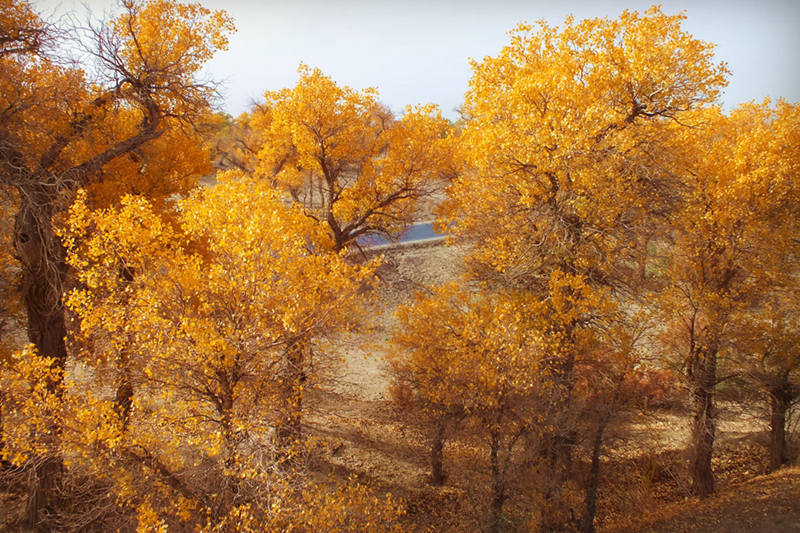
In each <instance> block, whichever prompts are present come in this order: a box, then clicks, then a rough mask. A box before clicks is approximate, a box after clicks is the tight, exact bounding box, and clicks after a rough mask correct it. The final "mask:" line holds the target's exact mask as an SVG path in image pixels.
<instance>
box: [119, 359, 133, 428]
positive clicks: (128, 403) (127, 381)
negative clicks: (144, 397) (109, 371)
mask: <svg viewBox="0 0 800 533" xmlns="http://www.w3.org/2000/svg"><path fill="white" fill-rule="evenodd" d="M126 364H127V362H126ZM132 407H133V383H131V378H130V376H129V372H128V369H127V368H121V369H120V375H119V378H118V380H117V394H116V397H115V398H114V409H115V410H116V411H117V416H119V420H120V426H121V428H122V431H123V432H124V431H127V429H128V424H129V423H130V418H131V408H132Z"/></svg>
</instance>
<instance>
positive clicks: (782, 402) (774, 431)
mask: <svg viewBox="0 0 800 533" xmlns="http://www.w3.org/2000/svg"><path fill="white" fill-rule="evenodd" d="M791 401H792V398H791V394H786V392H785V391H783V390H775V391H772V392H771V394H770V396H769V403H770V419H769V420H770V426H769V469H770V471H773V470H777V469H778V468H780V467H781V466H783V465H784V464H786V463H787V461H788V456H787V454H786V412H787V411H788V410H789V407H790V406H791Z"/></svg>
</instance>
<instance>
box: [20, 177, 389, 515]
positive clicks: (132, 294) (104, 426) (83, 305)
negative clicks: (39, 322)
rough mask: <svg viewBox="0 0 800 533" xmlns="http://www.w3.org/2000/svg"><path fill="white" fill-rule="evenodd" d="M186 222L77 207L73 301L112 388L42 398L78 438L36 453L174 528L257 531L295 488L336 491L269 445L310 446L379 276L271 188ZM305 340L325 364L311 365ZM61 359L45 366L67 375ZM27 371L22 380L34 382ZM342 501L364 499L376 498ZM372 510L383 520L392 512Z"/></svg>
mask: <svg viewBox="0 0 800 533" xmlns="http://www.w3.org/2000/svg"><path fill="white" fill-rule="evenodd" d="M173 217H174V219H175V220H174V223H173V222H172V221H171V218H173ZM173 217H166V216H163V215H159V214H158V211H156V210H155V209H153V207H152V206H151V205H150V204H149V203H148V202H147V201H146V200H144V199H143V198H141V197H126V198H124V199H123V200H122V205H121V206H120V207H118V208H117V207H111V208H106V209H102V210H94V211H93V210H90V209H89V208H88V206H87V203H86V196H85V195H84V194H81V195H79V198H78V201H77V202H76V203H75V205H73V207H72V208H71V209H70V219H69V227H68V228H67V231H66V233H64V235H63V239H64V242H65V244H66V245H67V247H68V251H69V255H68V262H69V264H70V266H71V267H73V269H74V271H75V272H76V275H77V277H78V282H79V283H80V288H78V289H75V290H73V291H71V292H70V293H69V298H68V302H67V304H68V306H69V308H70V309H71V310H72V311H73V312H74V313H75V315H76V317H77V318H78V320H79V322H80V328H81V331H82V337H83V339H81V340H82V341H83V343H82V344H83V346H84V351H82V352H80V353H78V354H76V355H78V357H79V358H80V360H81V361H82V363H83V364H84V365H86V366H87V367H89V368H91V369H92V370H93V372H92V373H91V375H93V376H94V378H93V379H94V380H96V383H95V382H94V381H91V382H89V383H82V384H81V386H78V387H72V388H66V389H65V390H63V391H62V393H61V396H64V398H63V399H60V400H59V399H58V398H59V395H57V394H54V393H51V392H49V391H48V390H47V388H46V387H45V388H43V389H40V390H41V391H42V392H41V394H44V395H45V397H46V398H49V401H48V402H42V409H44V407H45V406H49V405H51V403H50V402H55V403H56V405H55V406H54V407H53V408H52V410H53V411H54V412H56V413H61V416H55V417H54V418H55V419H54V421H53V423H55V424H58V425H60V427H61V434H62V435H63V438H62V439H60V441H59V440H56V441H53V440H52V438H50V440H48V437H47V436H46V435H45V436H44V437H43V442H36V441H34V442H33V443H31V444H32V445H33V446H36V445H38V444H41V445H42V446H43V448H44V449H46V450H47V451H48V452H49V453H56V454H64V455H65V456H67V457H78V458H80V459H78V461H79V463H80V464H81V466H83V467H84V468H87V469H88V470H89V471H90V472H91V473H92V474H93V475H94V476H97V477H99V478H100V479H102V480H104V482H106V483H108V484H110V485H111V490H112V492H113V494H114V496H115V497H116V498H118V499H119V500H120V501H121V502H122V503H121V505H123V506H124V507H128V508H130V509H145V508H147V509H151V510H152V511H153V512H154V513H155V515H156V516H158V518H159V519H160V520H164V521H165V523H168V524H169V523H184V524H187V525H188V526H189V527H194V528H199V527H203V526H208V527H221V526H220V525H221V524H225V523H226V522H227V521H233V522H232V524H234V523H235V520H237V519H241V520H242V521H244V522H245V523H251V525H252V527H253V528H254V530H256V529H257V528H258V527H259V524H263V523H267V524H268V523H270V522H269V520H270V518H269V515H270V514H271V513H278V514H280V509H281V506H283V505H286V506H287V511H286V512H290V511H289V509H296V508H295V507H291V506H294V505H298V506H299V505H301V502H302V499H301V501H300V502H298V501H294V498H296V494H295V495H293V491H299V493H301V494H304V496H303V497H308V498H311V499H312V500H314V499H316V498H320V497H321V496H320V495H319V491H323V493H326V491H327V489H324V488H323V487H317V488H314V485H313V484H309V482H308V480H306V479H305V477H304V476H305V474H304V473H303V470H302V468H301V464H300V461H299V460H298V461H292V462H291V465H288V464H287V463H286V462H287V457H286V454H285V453H283V451H284V450H283V449H282V448H280V449H279V450H277V451H276V450H275V448H274V446H273V445H272V444H270V442H269V438H270V437H269V436H270V434H272V433H275V434H276V436H277V437H278V438H281V435H282V433H283V434H288V435H290V436H291V437H292V439H296V438H297V434H296V433H289V432H290V431H297V430H298V429H299V427H298V425H299V422H300V409H301V398H302V397H303V395H304V394H306V390H310V389H313V388H315V387H316V386H317V384H318V383H319V380H320V379H321V377H322V375H323V374H322V373H323V370H324V369H325V368H326V366H329V365H330V364H331V360H332V359H335V354H330V353H329V350H330V346H329V344H328V343H327V342H326V341H325V337H326V335H330V334H333V333H336V332H339V331H343V330H346V329H347V328H348V327H350V326H351V325H353V324H354V322H355V320H357V318H358V317H359V316H360V314H361V312H360V307H361V302H362V300H363V299H364V296H365V292H367V288H368V287H369V284H370V280H371V277H372V275H373V266H359V265H352V264H349V263H347V262H346V261H345V259H344V258H343V257H342V256H340V255H338V254H334V253H329V252H324V250H328V249H329V248H330V243H329V242H328V235H327V233H326V231H325V228H324V227H323V226H322V225H321V224H319V223H317V222H316V221H314V220H313V219H310V218H308V217H306V216H305V215H304V214H303V213H302V210H301V209H300V208H299V207H296V206H286V205H285V203H284V202H282V200H281V199H280V198H279V196H278V194H277V193H276V191H274V190H272V189H271V188H270V186H269V184H267V183H266V182H264V181H263V180H261V181H252V180H247V179H237V178H236V177H234V176H231V175H227V176H225V175H223V176H219V183H218V184H217V185H216V186H215V187H213V188H209V189H199V190H196V191H195V192H194V193H193V194H192V195H191V196H190V197H189V198H187V199H185V200H181V201H179V202H178V204H177V205H176V210H175V213H174V215H173ZM298 342H302V343H304V344H303V346H301V348H303V350H301V351H300V353H301V354H302V355H303V356H306V357H310V356H312V355H313V357H314V359H313V360H312V359H310V358H305V359H297V358H296V354H297V353H298V350H297V343H298ZM312 346H313V348H314V349H313V350H309V349H308V348H310V347H312ZM23 359H24V357H23ZM28 360H30V358H28ZM48 361H50V362H51V364H50V365H49V366H48V365H44V366H41V365H43V363H42V364H41V365H40V367H35V368H38V369H39V372H40V373H47V372H62V371H61V370H60V369H58V367H57V365H53V364H52V358H51V359H48ZM26 364H29V363H26ZM26 368H30V367H28V366H21V367H20V371H19V372H18V373H17V375H18V376H19V377H17V378H15V379H16V382H25V381H31V379H29V378H26V376H28V375H29V374H30V372H28V373H27V374H26V370H25V369H26ZM301 376H302V378H301ZM75 379H79V378H76V377H75V376H71V377H70V380H75ZM33 381H36V380H35V379H34V380H33ZM59 381H60V380H59ZM112 382H117V383H119V382H124V383H125V384H126V389H127V390H128V397H127V398H126V399H125V402H122V403H121V402H120V398H119V395H117V396H116V397H113V396H111V395H109V394H107V393H106V394H105V395H104V394H103V392H102V390H103V388H102V386H101V384H102V383H112ZM13 389H14V390H15V391H19V390H24V388H23V389H20V388H19V387H13ZM120 389H121V387H117V390H120ZM48 394H49V395H48ZM15 397H16V398H19V397H22V398H23V401H22V402H21V403H20V402H19V401H18V405H22V406H26V407H25V408H26V409H27V411H28V412H29V415H30V416H29V419H30V421H29V422H27V424H28V426H25V424H23V425H22V426H23V427H30V425H31V424H35V423H36V421H37V420H46V419H47V417H48V413H47V412H46V411H41V410H40V411H37V410H36V409H37V407H36V404H35V403H33V402H30V401H27V400H25V395H24V394H22V393H20V392H16V393H15ZM15 411H16V413H19V412H20V411H22V409H20V408H17V409H14V410H10V412H12V413H14V412H15ZM15 420H16V417H15ZM44 433H45V434H46V433H47V432H44ZM39 434H42V432H39ZM50 435H51V436H52V433H50ZM13 436H14V437H15V439H14V446H13V447H12V448H11V450H10V453H12V454H17V456H19V457H24V456H25V455H28V456H29V455H30V447H29V444H28V440H27V439H26V438H25V434H24V433H22V434H20V433H19V432H15V434H14V435H13ZM279 446H280V443H279ZM301 451H302V450H300V449H299V448H295V449H294V450H293V452H294V453H299V452H301ZM278 452H280V453H278ZM40 453H41V451H40ZM341 490H342V491H344V493H345V494H347V493H348V491H351V492H352V494H353V497H354V498H355V501H356V502H358V501H359V500H358V498H357V497H356V495H357V494H358V491H359V490H363V488H362V489H358V488H357V487H351V488H348V487H347V485H344V486H343V487H342V489H341ZM309 491H310V492H309ZM315 491H316V492H315ZM327 493H330V491H327ZM330 497H332V498H334V499H335V498H336V497H335V496H334V495H333V494H332V493H330ZM342 498H343V499H344V500H345V501H346V498H345V496H344V495H343V496H342ZM292 502H294V503H292ZM311 503H313V501H309V504H311ZM325 505H328V504H327V503H325V501H324V500H323V501H322V502H321V503H319V506H322V507H323V508H324V507H325ZM330 505H334V504H333V503H331V504H330ZM336 505H339V504H338V503H337V504H336ZM358 505H360V506H362V507H363V508H364V512H367V513H371V512H373V511H371V510H370V509H373V510H376V509H377V510H380V509H382V507H381V506H382V505H383V504H376V505H374V506H373V507H370V505H372V504H370V503H369V500H367V499H365V500H364V502H362V503H360V504H358ZM393 506H394V504H392V503H391V502H389V507H388V508H386V509H388V510H391V509H392V508H393ZM312 509H313V507H312ZM388 510H387V512H388ZM320 512H322V511H320ZM325 512H330V511H325ZM375 512H378V511H375ZM380 512H383V511H380ZM206 514H207V517H206ZM309 515H310V518H307V519H308V520H313V519H314V518H313V517H314V514H313V511H309ZM389 515H392V513H391V512H390V513H389V514H388V515H387V516H389ZM237 517H238V518H237ZM290 517H291V515H290V516H289V517H283V519H287V518H290ZM205 520H208V523H205ZM295 520H296V523H297V524H302V522H303V520H306V518H300V517H297V518H296V519H295ZM289 524H292V521H290V522H289ZM140 526H141V527H144V526H142V524H140ZM231 527H233V526H231Z"/></svg>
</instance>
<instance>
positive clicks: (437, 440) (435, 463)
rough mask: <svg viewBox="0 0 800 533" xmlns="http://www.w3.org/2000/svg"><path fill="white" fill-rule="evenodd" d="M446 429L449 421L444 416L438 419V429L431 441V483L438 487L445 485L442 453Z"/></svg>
mask: <svg viewBox="0 0 800 533" xmlns="http://www.w3.org/2000/svg"><path fill="white" fill-rule="evenodd" d="M446 429H447V422H446V421H445V419H444V417H442V418H440V419H439V420H437V421H436V429H435V432H434V435H433V442H432V443H431V484H432V485H436V486H437V487H441V486H442V485H444V478H445V475H444V467H443V461H442V455H443V450H444V439H445V431H446Z"/></svg>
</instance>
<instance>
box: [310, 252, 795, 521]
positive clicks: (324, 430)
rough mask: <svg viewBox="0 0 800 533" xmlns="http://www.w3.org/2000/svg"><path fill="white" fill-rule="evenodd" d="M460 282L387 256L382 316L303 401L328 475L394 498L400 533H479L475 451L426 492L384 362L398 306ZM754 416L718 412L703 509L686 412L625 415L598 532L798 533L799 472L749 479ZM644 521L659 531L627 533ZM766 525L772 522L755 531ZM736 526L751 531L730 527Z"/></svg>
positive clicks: (762, 455) (445, 266)
mask: <svg viewBox="0 0 800 533" xmlns="http://www.w3.org/2000/svg"><path fill="white" fill-rule="evenodd" d="M459 272H460V259H459V252H458V250H457V249H452V248H448V247H445V246H442V245H430V244H428V245H417V246H405V247H402V248H398V249H396V250H394V251H391V252H387V253H386V256H385V266H383V267H381V271H380V273H381V276H382V279H383V282H384V285H383V288H382V293H381V294H382V303H383V306H384V310H383V313H382V314H379V315H378V316H376V321H375V327H374V328H373V329H372V331H370V332H369V333H368V334H366V335H365V336H363V337H362V338H360V339H359V341H358V343H357V345H356V344H355V343H353V345H352V346H350V348H349V349H348V350H347V351H346V360H345V366H344V368H343V370H342V374H341V377H340V379H339V380H338V382H337V384H336V386H335V387H333V388H332V390H331V391H330V392H328V393H326V394H325V395H321V396H320V397H318V398H317V399H316V401H315V402H313V403H315V404H316V407H317V408H316V409H315V411H314V413H313V414H312V415H311V416H310V417H309V418H308V423H309V426H310V428H309V429H310V430H311V433H313V434H316V435H317V436H319V437H320V438H321V439H322V440H323V441H324V442H325V446H324V449H325V450H327V452H326V454H325V459H324V461H325V462H326V463H327V466H328V467H329V468H331V469H332V470H333V471H335V472H338V473H340V474H342V475H348V476H349V475H356V476H358V477H359V478H360V479H362V480H364V481H369V482H371V483H373V484H375V485H377V486H379V487H383V488H384V489H385V490H387V491H391V492H393V493H395V494H397V495H399V496H402V497H404V498H405V499H406V500H407V501H408V504H409V509H408V517H407V518H408V525H409V527H418V528H420V529H427V530H429V531H472V530H477V529H478V523H479V522H478V521H479V519H480V516H481V513H482V512H483V508H484V506H485V502H484V501H481V493H480V491H475V490H474V488H475V487H476V486H480V485H481V484H482V485H487V484H486V472H485V464H486V462H487V461H486V458H485V457H484V448H485V446H483V443H481V442H480V441H479V440H476V439H469V438H467V437H459V438H458V439H456V440H455V441H454V442H450V443H449V444H448V445H447V446H446V448H445V463H446V466H447V465H449V466H450V469H449V470H450V475H451V476H450V479H448V482H447V483H446V486H445V487H443V488H434V487H431V486H430V485H428V483H427V481H428V454H429V452H428V448H427V441H428V438H427V435H426V434H425V432H424V430H423V429H420V427H419V426H418V425H417V424H415V423H414V420H409V419H408V418H407V417H406V418H404V417H403V416H402V415H400V414H398V413H397V412H395V410H394V409H393V406H392V403H391V401H390V398H389V393H388V384H389V381H390V378H389V376H388V374H387V369H386V364H385V361H384V355H385V350H386V347H387V343H388V337H389V331H390V329H391V327H392V326H393V323H394V320H393V317H392V313H393V310H394V309H395V308H396V307H397V305H398V304H400V303H403V302H405V301H408V299H409V298H410V296H411V295H412V294H413V292H415V291H416V290H419V289H421V288H422V287H423V286H424V285H428V284H439V283H444V282H448V281H452V280H454V279H455V278H457V277H458V275H459ZM760 409H761V408H760V407H758V406H746V407H743V406H741V405H740V404H736V403H722V402H721V403H720V424H719V429H718V440H717V448H716V450H717V454H716V457H715V459H714V468H715V473H716V476H717V483H718V489H719V491H720V496H719V497H718V498H715V499H712V500H709V501H707V502H693V501H692V500H691V499H689V494H688V480H687V479H686V478H685V464H686V457H685V453H684V447H685V443H686V442H687V441H688V431H689V424H688V420H689V418H688V412H686V411H685V410H682V409H680V408H675V407H673V408H670V409H655V410H651V411H650V412H648V413H640V412H631V413H628V414H627V415H626V416H625V417H623V419H622V420H620V422H619V423H618V425H617V426H616V427H615V428H613V430H612V431H611V433H610V439H609V442H608V445H607V453H606V454H605V456H604V458H603V466H602V468H603V478H604V480H605V483H604V484H603V485H602V486H601V494H602V496H601V504H600V505H601V508H600V512H599V514H598V526H599V528H600V530H601V531H637V530H642V531H645V530H647V531H651V530H652V531H673V530H676V531H706V530H707V531H798V530H800V522H798V519H799V517H800V514H798V513H800V510H799V507H798V505H800V503H798V502H800V470H798V469H795V470H789V471H787V473H779V474H777V475H776V476H772V477H755V476H758V475H759V474H762V473H763V472H764V471H765V466H766V452H765V449H764V446H763V444H764V439H765V431H766V430H767V426H766V421H765V420H766V419H765V418H764V417H763V413H762V412H761V410H760ZM456 465H457V466H456ZM470 470H472V472H470ZM754 477H755V479H754ZM468 489H469V490H468ZM787 491H788V492H787ZM785 492H787V494H784V493H785ZM517 496H519V495H517ZM471 497H472V498H475V500H471V499H470V498H471ZM511 507H513V506H511ZM728 508H731V509H732V510H733V512H728V511H727V510H726V509H728ZM643 510H646V511H647V514H646V516H649V517H652V518H653V519H654V520H656V519H658V520H659V521H657V522H655V521H654V522H651V523H647V524H645V523H635V522H634V519H641V517H642V516H643ZM512 511H513V509H512ZM670 513H672V514H670ZM765 514H766V515H767V516H771V517H772V518H767V519H764V520H761V521H760V522H759V520H760V519H761V518H763V517H764V515H765ZM742 524H753V525H752V527H753V528H756V529H747V527H750V526H747V527H745V526H742V527H741V528H740V529H734V528H733V526H734V525H736V527H739V525H742ZM517 526H518V527H520V528H523V527H524V524H522V523H520V524H517ZM770 527H773V529H769V528H770ZM793 527H794V528H796V529H792V528H793ZM757 528H762V529H757ZM774 528H777V529H774Z"/></svg>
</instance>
